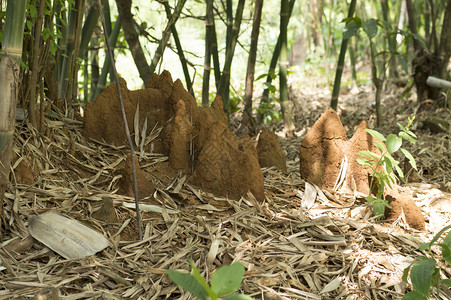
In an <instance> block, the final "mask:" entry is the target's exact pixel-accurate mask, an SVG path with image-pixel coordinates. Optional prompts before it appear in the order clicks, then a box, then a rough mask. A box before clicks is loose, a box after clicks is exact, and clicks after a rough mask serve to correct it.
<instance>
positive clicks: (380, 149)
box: [376, 142, 385, 153]
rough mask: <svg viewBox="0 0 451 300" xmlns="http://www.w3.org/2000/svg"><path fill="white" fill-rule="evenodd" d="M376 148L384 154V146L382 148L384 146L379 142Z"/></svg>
mask: <svg viewBox="0 0 451 300" xmlns="http://www.w3.org/2000/svg"><path fill="white" fill-rule="evenodd" d="M376 147H377V149H379V151H380V152H381V153H384V152H385V146H384V144H382V143H381V142H376Z"/></svg>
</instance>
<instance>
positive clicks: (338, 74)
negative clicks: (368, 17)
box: [330, 0, 357, 111]
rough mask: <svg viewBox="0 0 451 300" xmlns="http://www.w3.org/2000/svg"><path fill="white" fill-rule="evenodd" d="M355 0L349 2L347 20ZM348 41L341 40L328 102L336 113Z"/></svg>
mask: <svg viewBox="0 0 451 300" xmlns="http://www.w3.org/2000/svg"><path fill="white" fill-rule="evenodd" d="M356 2H357V1H356V0H351V4H349V9H348V18H352V16H353V15H354V12H355V5H356ZM348 41H349V39H345V38H343V40H342V41H341V48H340V54H339V55H338V62H337V70H336V72H335V80H334V88H333V90H332V99H331V101H330V107H332V109H333V110H335V111H337V107H338V95H339V94H340V84H341V75H342V74H343V66H344V62H345V55H346V48H347V47H348Z"/></svg>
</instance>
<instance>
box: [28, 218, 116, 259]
mask: <svg viewBox="0 0 451 300" xmlns="http://www.w3.org/2000/svg"><path fill="white" fill-rule="evenodd" d="M28 230H29V231H30V234H31V236H32V237H34V238H35V239H36V240H38V241H40V242H41V243H43V244H44V245H46V246H47V247H49V248H50V249H52V250H53V251H55V252H56V253H58V254H60V255H61V256H63V257H64V258H66V259H73V258H82V257H86V256H90V255H94V254H95V253H97V252H99V251H101V250H103V249H105V248H106V247H108V245H109V243H108V240H107V239H106V238H105V237H104V236H103V235H101V234H100V233H98V232H97V231H95V230H93V229H91V228H89V227H87V226H85V225H83V224H81V223H79V222H77V221H74V220H71V219H69V218H66V217H63V216H61V215H59V214H58V213H56V212H54V211H49V212H46V213H43V214H41V215H38V216H32V217H30V219H29V222H28Z"/></svg>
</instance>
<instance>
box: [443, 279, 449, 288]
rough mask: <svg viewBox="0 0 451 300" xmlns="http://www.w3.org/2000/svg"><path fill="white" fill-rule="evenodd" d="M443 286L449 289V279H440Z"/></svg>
mask: <svg viewBox="0 0 451 300" xmlns="http://www.w3.org/2000/svg"><path fill="white" fill-rule="evenodd" d="M441 282H442V283H443V284H446V285H447V286H449V287H451V279H442V281H441Z"/></svg>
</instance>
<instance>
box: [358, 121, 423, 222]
mask: <svg viewBox="0 0 451 300" xmlns="http://www.w3.org/2000/svg"><path fill="white" fill-rule="evenodd" d="M414 119H415V117H413V118H409V121H408V123H407V126H406V127H404V126H403V125H401V124H399V123H398V126H399V128H400V129H401V131H400V132H399V133H398V135H395V134H389V135H388V136H387V138H385V137H384V136H383V135H382V134H380V133H379V132H377V131H376V130H372V129H365V131H366V132H368V133H369V134H371V136H373V137H374V138H376V139H378V140H379V141H377V142H376V143H375V144H376V147H377V148H378V149H379V151H380V153H381V154H377V153H374V152H371V151H368V150H367V151H359V152H358V153H357V154H358V155H360V156H361V157H359V158H357V162H358V163H359V164H361V165H364V166H368V167H369V168H370V169H371V181H370V192H369V195H368V196H367V197H365V199H366V200H367V201H368V202H370V203H372V204H373V209H374V215H375V216H383V215H384V212H385V207H388V208H390V205H389V204H388V202H387V200H385V197H384V193H385V188H386V186H388V187H389V188H392V184H396V180H397V179H398V178H399V179H401V181H402V182H405V180H404V173H403V171H402V169H401V168H400V167H399V161H397V160H396V159H394V158H393V157H392V154H393V153H395V152H396V151H398V150H401V152H402V153H403V154H404V156H405V157H406V158H407V159H408V160H409V163H410V165H411V166H412V168H414V169H415V170H416V169H417V166H416V163H415V159H414V158H413V156H412V154H410V152H409V151H407V150H406V149H404V148H401V146H402V140H403V139H404V140H407V141H409V142H411V143H415V142H416V140H415V138H416V135H415V134H414V133H413V132H412V131H410V130H409V127H410V125H412V122H413V120H414ZM382 142H385V145H384V144H383V143H382ZM394 171H396V173H397V174H398V176H396V174H395V172H394ZM376 187H377V192H376V195H375V196H373V195H372V192H373V190H374V189H375V188H376Z"/></svg>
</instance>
